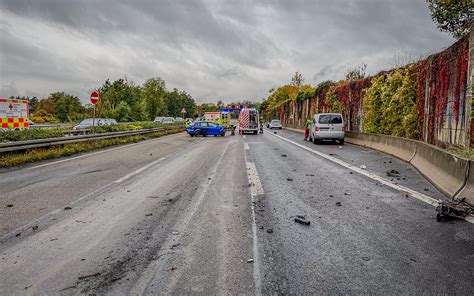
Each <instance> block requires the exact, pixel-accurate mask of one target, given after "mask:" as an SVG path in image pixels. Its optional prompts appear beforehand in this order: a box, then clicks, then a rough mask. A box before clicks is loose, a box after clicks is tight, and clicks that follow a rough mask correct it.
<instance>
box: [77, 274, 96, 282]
mask: <svg viewBox="0 0 474 296" xmlns="http://www.w3.org/2000/svg"><path fill="white" fill-rule="evenodd" d="M99 275H100V272H96V273H93V274H88V275H81V276H78V277H77V279H78V280H80V281H82V280H85V279H87V278H90V277H94V276H99Z"/></svg>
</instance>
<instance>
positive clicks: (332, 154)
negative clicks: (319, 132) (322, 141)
mask: <svg viewBox="0 0 474 296" xmlns="http://www.w3.org/2000/svg"><path fill="white" fill-rule="evenodd" d="M329 155H331V156H337V154H336V153H329Z"/></svg>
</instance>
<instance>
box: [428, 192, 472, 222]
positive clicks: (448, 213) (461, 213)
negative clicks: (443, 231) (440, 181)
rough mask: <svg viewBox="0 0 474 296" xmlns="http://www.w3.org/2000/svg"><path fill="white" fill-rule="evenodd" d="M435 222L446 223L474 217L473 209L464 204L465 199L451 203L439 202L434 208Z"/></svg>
mask: <svg viewBox="0 0 474 296" xmlns="http://www.w3.org/2000/svg"><path fill="white" fill-rule="evenodd" d="M436 211H437V212H438V213H437V214H436V221H438V222H441V221H448V220H452V219H464V218H466V217H467V216H470V215H474V208H473V207H472V206H471V205H469V204H468V203H466V201H465V198H464V197H462V198H459V199H454V200H453V201H441V202H439V204H438V206H437V207H436Z"/></svg>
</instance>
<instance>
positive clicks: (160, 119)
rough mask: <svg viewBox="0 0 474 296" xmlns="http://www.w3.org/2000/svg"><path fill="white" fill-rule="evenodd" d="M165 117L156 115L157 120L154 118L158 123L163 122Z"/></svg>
mask: <svg viewBox="0 0 474 296" xmlns="http://www.w3.org/2000/svg"><path fill="white" fill-rule="evenodd" d="M163 118H164V117H155V120H153V121H154V122H156V123H161V122H163Z"/></svg>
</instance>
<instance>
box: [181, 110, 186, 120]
mask: <svg viewBox="0 0 474 296" xmlns="http://www.w3.org/2000/svg"><path fill="white" fill-rule="evenodd" d="M186 113H187V112H186V109H185V108H184V107H183V109H181V114H182V116H183V119H184V114H186Z"/></svg>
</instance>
